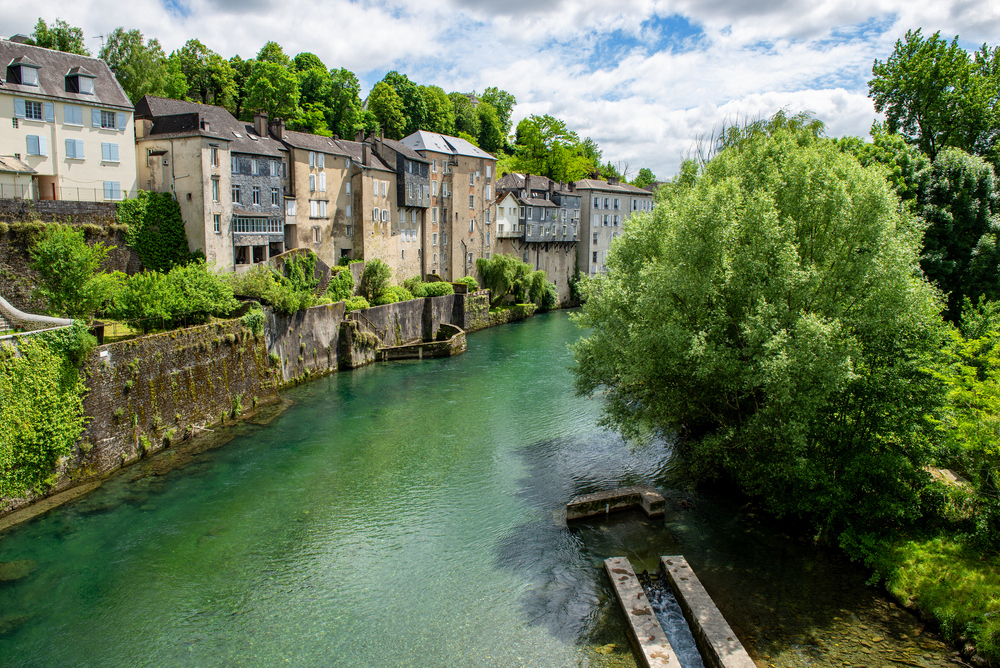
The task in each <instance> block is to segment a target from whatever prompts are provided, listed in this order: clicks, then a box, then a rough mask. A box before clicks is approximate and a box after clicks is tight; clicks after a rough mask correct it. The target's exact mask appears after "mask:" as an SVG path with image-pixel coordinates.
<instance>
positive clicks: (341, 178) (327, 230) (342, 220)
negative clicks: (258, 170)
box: [287, 148, 354, 266]
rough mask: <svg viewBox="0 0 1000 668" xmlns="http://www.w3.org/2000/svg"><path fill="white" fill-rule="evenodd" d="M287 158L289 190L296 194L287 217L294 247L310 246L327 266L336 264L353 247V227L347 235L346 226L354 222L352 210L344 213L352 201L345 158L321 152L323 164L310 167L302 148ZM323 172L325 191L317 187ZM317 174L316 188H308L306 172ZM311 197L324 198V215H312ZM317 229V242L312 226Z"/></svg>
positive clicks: (294, 150) (306, 152)
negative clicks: (292, 210)
mask: <svg viewBox="0 0 1000 668" xmlns="http://www.w3.org/2000/svg"><path fill="white" fill-rule="evenodd" d="M290 151H291V160H290V170H289V174H290V189H291V190H290V192H291V194H293V195H294V196H295V216H294V218H292V217H289V218H288V220H287V223H288V224H294V225H295V230H294V244H295V245H294V247H295V248H311V249H312V250H313V252H315V253H316V255H317V256H319V258H320V259H322V260H323V261H324V262H326V263H327V264H329V265H331V266H332V265H335V264H337V262H338V261H339V260H340V257H341V253H342V251H343V250H344V249H347V250H348V252H349V253H350V251H351V250H352V249H353V247H354V239H353V230H352V231H351V232H352V234H351V235H350V236H348V234H347V232H348V230H347V226H348V225H352V224H353V220H352V219H353V217H354V210H353V206H352V207H351V216H350V217H348V215H347V208H348V205H349V204H352V201H351V193H350V192H348V191H349V189H350V188H349V184H350V182H351V181H350V176H349V169H348V167H347V157H346V156H342V155H334V154H331V153H326V154H324V165H325V166H324V167H322V168H321V167H319V166H317V165H315V164H314V165H313V166H312V167H310V166H309V151H308V150H306V149H302V148H292V149H290ZM320 173H325V174H326V190H325V191H321V190H319V186H320V183H319V175H320ZM310 174H312V175H313V176H315V177H316V190H314V191H310V190H309V175H310ZM311 200H325V201H326V202H327V205H326V207H327V208H326V216H325V217H316V218H313V217H312V215H311V213H310V207H309V202H310V201H311ZM315 227H318V228H319V241H317V240H316V234H315V231H314V229H313V228H315Z"/></svg>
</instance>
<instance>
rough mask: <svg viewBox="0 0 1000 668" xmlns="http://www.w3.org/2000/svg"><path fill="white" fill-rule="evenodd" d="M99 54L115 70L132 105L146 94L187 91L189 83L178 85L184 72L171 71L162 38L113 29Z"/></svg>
mask: <svg viewBox="0 0 1000 668" xmlns="http://www.w3.org/2000/svg"><path fill="white" fill-rule="evenodd" d="M99 57H100V58H101V59H102V60H103V61H104V62H106V63H107V64H108V67H110V68H111V71H112V72H114V74H115V78H116V79H117V80H118V83H120V84H121V87H122V88H123V89H124V90H125V94H126V95H128V98H129V100H131V101H132V103H133V104H135V103H137V102H139V100H141V99H142V97H143V96H144V95H161V96H167V94H168V93H171V92H175V91H176V88H178V87H180V88H182V89H183V90H187V85H186V82H184V84H183V85H181V86H178V84H179V82H177V81H176V80H175V79H176V77H177V76H178V75H180V77H181V78H182V79H183V74H181V73H180V71H176V72H172V71H171V70H170V68H169V66H168V62H167V57H166V55H165V54H164V53H163V47H161V46H160V42H159V40H156V39H152V38H151V39H149V40H146V39H144V38H143V36H142V33H141V32H139V31H138V30H125V29H124V28H121V27H119V28H115V29H114V30H112V31H111V32H110V33H109V34H108V36H107V40H106V41H105V43H104V46H103V47H102V48H101V52H100V54H99Z"/></svg>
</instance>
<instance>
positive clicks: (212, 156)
mask: <svg viewBox="0 0 1000 668" xmlns="http://www.w3.org/2000/svg"><path fill="white" fill-rule="evenodd" d="M208 155H209V162H211V164H212V167H218V166H219V149H218V148H216V147H215V146H213V147H211V148H210V149H209V150H208Z"/></svg>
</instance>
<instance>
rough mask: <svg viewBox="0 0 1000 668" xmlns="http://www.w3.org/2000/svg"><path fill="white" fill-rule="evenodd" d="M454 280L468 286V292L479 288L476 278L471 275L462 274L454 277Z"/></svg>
mask: <svg viewBox="0 0 1000 668" xmlns="http://www.w3.org/2000/svg"><path fill="white" fill-rule="evenodd" d="M455 282H456V283H462V284H464V285H466V286H468V288H469V292H475V291H476V290H478V289H479V283H477V282H476V279H475V278H473V277H472V276H463V277H462V278H456V279H455Z"/></svg>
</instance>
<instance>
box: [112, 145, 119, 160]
mask: <svg viewBox="0 0 1000 668" xmlns="http://www.w3.org/2000/svg"><path fill="white" fill-rule="evenodd" d="M111 162H118V144H111Z"/></svg>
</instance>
